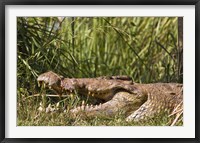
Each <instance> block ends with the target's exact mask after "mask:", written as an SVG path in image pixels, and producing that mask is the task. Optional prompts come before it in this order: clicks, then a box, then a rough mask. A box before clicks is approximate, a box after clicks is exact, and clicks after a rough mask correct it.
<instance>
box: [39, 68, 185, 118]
mask: <svg viewBox="0 0 200 143" xmlns="http://www.w3.org/2000/svg"><path fill="white" fill-rule="evenodd" d="M37 80H38V82H39V83H40V84H42V83H44V84H45V85H46V86H48V87H49V88H51V89H53V90H54V91H56V92H57V93H58V94H59V95H61V94H63V93H73V92H75V91H76V92H77V93H78V94H81V95H84V96H93V97H94V98H97V99H101V100H103V101H105V102H104V103H102V104H100V105H90V106H89V105H84V104H83V105H82V106H80V107H77V108H74V109H71V110H70V112H71V113H72V115H74V116H80V117H82V118H88V117H101V116H104V117H112V116H114V115H116V114H117V113H118V112H119V111H122V112H124V113H125V114H126V115H127V118H126V121H132V120H133V121H140V120H143V119H146V118H152V117H155V116H156V115H158V114H159V113H164V112H166V113H169V112H170V111H172V110H173V109H174V108H175V107H176V106H177V105H178V104H179V103H180V102H182V100H183V91H182V84H176V83H154V84H138V83H133V82H132V81H131V79H130V78H128V77H127V76H111V77H98V78H63V77H62V76H59V75H57V74H55V73H53V72H51V71H50V72H46V73H43V74H41V75H40V76H39V77H38V79H37Z"/></svg>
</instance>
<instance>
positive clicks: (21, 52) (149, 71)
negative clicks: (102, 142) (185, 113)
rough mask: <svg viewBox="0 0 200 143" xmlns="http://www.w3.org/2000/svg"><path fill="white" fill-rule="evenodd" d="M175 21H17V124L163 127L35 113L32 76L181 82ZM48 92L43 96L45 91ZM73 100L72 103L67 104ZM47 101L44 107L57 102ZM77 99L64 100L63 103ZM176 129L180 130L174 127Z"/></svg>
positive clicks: (166, 122)
mask: <svg viewBox="0 0 200 143" xmlns="http://www.w3.org/2000/svg"><path fill="white" fill-rule="evenodd" d="M178 45H179V44H178V18H177V17H94V18H92V17H18V18H17V99H18V101H17V102H18V106H17V117H18V122H17V123H18V125H21V126H24V125H26V126H29V125H30V126H32V125H34V126H38V125H92V126H94V125H117V126H119V125H169V123H170V122H171V120H172V118H171V117H170V118H169V117H160V118H159V119H156V120H153V121H152V122H150V121H149V122H148V123H126V122H124V117H123V116H122V115H121V114H119V115H117V116H116V117H115V118H113V119H90V120H81V119H79V118H77V119H76V120H74V119H72V118H71V117H70V116H69V115H68V114H67V113H63V112H61V113H52V114H49V113H41V112H39V111H38V107H39V106H40V104H41V101H42V99H41V97H33V96H30V95H34V94H37V93H39V92H40V89H39V88H38V86H37V82H36V79H37V76H38V75H39V74H41V73H43V72H46V71H48V70H52V71H54V72H56V73H58V74H60V75H63V76H64V77H97V76H106V75H128V76H130V77H131V78H132V79H133V81H135V82H139V83H153V82H182V76H183V75H182V70H180V68H182V62H180V61H182V56H181V55H182V49H180V46H178ZM47 92H48V91H47ZM72 100H73V102H72ZM57 102H58V101H57V99H52V98H47V99H46V106H47V105H48V104H50V103H52V104H53V103H55V104H56V103H57ZM66 102H68V104H70V105H72V106H73V104H78V103H79V102H80V101H79V99H76V98H75V99H74V98H73V99H72V98H70V97H69V98H65V99H63V101H61V102H60V104H61V105H60V106H63V107H64V104H65V103H66ZM177 125H182V122H178V123H177Z"/></svg>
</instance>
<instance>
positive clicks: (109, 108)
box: [70, 92, 147, 118]
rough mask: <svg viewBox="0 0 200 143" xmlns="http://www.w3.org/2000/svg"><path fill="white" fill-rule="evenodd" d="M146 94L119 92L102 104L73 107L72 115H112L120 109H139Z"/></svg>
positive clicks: (84, 116) (123, 110)
mask: <svg viewBox="0 0 200 143" xmlns="http://www.w3.org/2000/svg"><path fill="white" fill-rule="evenodd" d="M146 99H147V97H146V95H133V94H130V93H128V92H118V93H116V94H115V96H114V97H113V98H112V99H111V100H109V101H107V102H106V103H103V104H100V105H91V106H88V105H82V106H80V107H77V108H74V109H71V110H70V112H71V113H72V115H74V116H75V117H76V116H80V117H81V118H88V117H112V116H114V115H116V114H117V113H118V112H119V111H122V112H125V113H128V112H130V111H135V110H137V109H138V108H139V107H140V106H141V105H142V104H143V103H144V102H145V101H146Z"/></svg>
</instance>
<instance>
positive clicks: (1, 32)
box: [0, 0, 200, 143]
mask: <svg viewBox="0 0 200 143" xmlns="http://www.w3.org/2000/svg"><path fill="white" fill-rule="evenodd" d="M6 5H195V57H196V59H195V72H196V75H195V127H196V128H195V138H126V139H123V138H79V139H74V138H66V139H64V138H63V139H56V138H54V139H52V138H46V139H42V138H34V139H33V138H28V139H23V138H18V139H16V138H5V96H6V95H5V88H6V87H5V76H6V75H5V26H6V25H5V7H6ZM0 13H1V15H0V45H1V46H0V59H1V62H0V69H1V70H0V84H1V85H0V141H1V143H8V142H9V143H17V142H42V143H45V142H49V143H52V142H69V143H78V142H80V143H83V142H88V143H90V142H96V143H110V142H115V143H122V142H123V143H132V142H136V143H144V142H148V143H149V142H165V143H169V142H170V143H172V142H174V143H197V142H200V132H199V130H200V125H199V123H200V122H199V121H200V112H199V111H200V110H199V109H200V98H199V96H200V95H199V88H198V85H199V81H200V78H199V65H198V64H199V60H200V58H199V57H200V56H199V55H200V50H199V48H200V0H123V1H121V0H115V1H112V0H56V1H54V0H0Z"/></svg>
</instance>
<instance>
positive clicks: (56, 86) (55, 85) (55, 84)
mask: <svg viewBox="0 0 200 143" xmlns="http://www.w3.org/2000/svg"><path fill="white" fill-rule="evenodd" d="M62 78H63V77H62V76H59V75H57V74H55V73H54V72H52V71H49V72H46V73H43V74H41V75H39V76H38V78H37V81H38V85H39V86H41V85H44V86H45V87H46V86H47V87H48V88H50V89H51V88H52V89H53V90H55V91H56V92H57V93H61V91H62V90H61V80H62Z"/></svg>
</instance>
